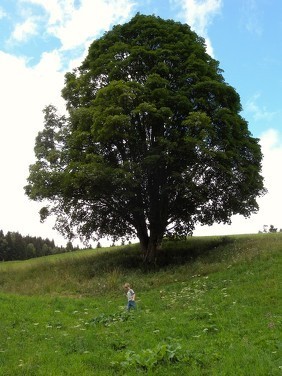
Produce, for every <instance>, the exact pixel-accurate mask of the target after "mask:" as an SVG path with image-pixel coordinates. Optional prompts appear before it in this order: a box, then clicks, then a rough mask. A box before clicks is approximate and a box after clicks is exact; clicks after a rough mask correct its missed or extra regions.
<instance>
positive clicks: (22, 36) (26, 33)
mask: <svg viewBox="0 0 282 376" xmlns="http://www.w3.org/2000/svg"><path fill="white" fill-rule="evenodd" d="M36 34H37V22H36V20H35V19H34V18H29V19H27V20H25V21H24V22H23V23H18V24H17V25H16V26H15V28H14V31H13V32H12V35H11V38H10V41H16V42H24V41H26V40H27V39H28V38H29V37H30V36H33V35H36Z"/></svg>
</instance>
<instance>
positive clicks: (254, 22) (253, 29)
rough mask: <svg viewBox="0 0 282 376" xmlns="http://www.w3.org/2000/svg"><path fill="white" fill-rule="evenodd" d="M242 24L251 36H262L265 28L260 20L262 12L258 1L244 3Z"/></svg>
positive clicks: (251, 0) (247, 0) (249, 0)
mask: <svg viewBox="0 0 282 376" xmlns="http://www.w3.org/2000/svg"><path fill="white" fill-rule="evenodd" d="M241 22H242V24H243V27H244V28H246V29H247V31H248V32H250V33H251V34H256V35H258V36H260V35H262V33H263V28H262V23H261V20H260V10H259V7H258V2H257V0H245V1H243V8H242V21H241Z"/></svg>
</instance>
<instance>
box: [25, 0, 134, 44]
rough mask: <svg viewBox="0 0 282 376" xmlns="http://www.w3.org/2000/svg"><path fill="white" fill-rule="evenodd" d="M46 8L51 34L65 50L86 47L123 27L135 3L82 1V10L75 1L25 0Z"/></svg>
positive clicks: (102, 0)
mask: <svg viewBox="0 0 282 376" xmlns="http://www.w3.org/2000/svg"><path fill="white" fill-rule="evenodd" d="M22 1H23V2H25V3H29V4H37V5H40V6H42V7H43V8H44V9H45V11H46V12H47V14H48V15H49V19H48V23H47V30H46V31H47V32H48V33H49V34H51V35H53V36H55V37H57V38H58V39H59V40H60V41H61V43H62V50H70V49H73V48H75V47H77V46H81V45H85V44H86V43H89V41H92V40H93V39H94V38H95V37H97V36H98V35H99V34H100V33H101V32H102V31H104V30H108V29H109V28H110V26H111V25H112V24H114V23H119V22H120V23H122V22H124V21H125V20H127V19H128V17H129V16H130V14H131V12H132V9H133V6H134V4H135V3H134V1H133V0H112V1H109V0H95V1H93V0H81V2H80V5H79V7H76V6H75V2H74V1H73V0H49V1H46V0H22Z"/></svg>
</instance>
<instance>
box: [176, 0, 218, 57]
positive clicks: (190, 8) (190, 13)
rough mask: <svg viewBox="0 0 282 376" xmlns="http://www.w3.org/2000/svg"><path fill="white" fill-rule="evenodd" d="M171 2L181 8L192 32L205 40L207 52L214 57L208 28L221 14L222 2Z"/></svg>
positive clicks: (183, 0) (193, 0)
mask: <svg viewBox="0 0 282 376" xmlns="http://www.w3.org/2000/svg"><path fill="white" fill-rule="evenodd" d="M171 2H172V3H173V2H174V3H176V4H178V5H180V6H181V8H182V10H183V11H182V18H184V19H185V22H187V23H188V24H189V25H190V26H191V28H192V30H194V31H196V32H197V34H199V35H200V36H202V37H204V38H205V40H206V45H207V52H208V53H209V54H210V55H212V56H213V49H212V45H211V41H210V39H209V37H208V27H209V25H210V24H211V23H212V20H213V18H214V16H215V15H217V14H218V13H219V12H220V9H221V6H222V0H202V1H200V0H171Z"/></svg>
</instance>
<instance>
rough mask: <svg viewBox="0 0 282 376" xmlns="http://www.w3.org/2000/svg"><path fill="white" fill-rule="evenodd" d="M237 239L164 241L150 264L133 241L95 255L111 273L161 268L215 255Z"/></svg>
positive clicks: (101, 267)
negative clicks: (145, 260) (130, 243)
mask: <svg viewBox="0 0 282 376" xmlns="http://www.w3.org/2000/svg"><path fill="white" fill-rule="evenodd" d="M233 242H234V239H233V238H231V237H227V236H222V237H212V238H211V237H207V238H204V237H203V238H193V237H190V238H187V239H185V240H173V241H171V240H164V241H163V244H162V247H161V250H160V251H159V254H158V258H157V259H156V260H155V261H154V263H151V264H144V262H143V260H142V255H141V252H140V249H139V244H132V245H127V246H122V247H117V248H116V249H111V250H109V251H108V252H107V251H106V252H104V253H102V254H100V255H97V256H96V257H95V264H96V268H97V270H99V271H103V272H109V271H112V270H114V269H116V268H118V269H120V270H128V269H131V270H132V269H136V270H142V271H143V272H146V271H150V272H151V271H154V270H155V271H158V270H160V269H163V268H167V267H170V266H174V265H183V264H187V263H192V262H194V261H195V260H197V259H198V258H199V257H202V256H204V255H206V256H207V255H208V254H211V257H213V255H216V254H217V253H218V252H220V248H222V247H224V246H226V245H227V244H230V243H233Z"/></svg>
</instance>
